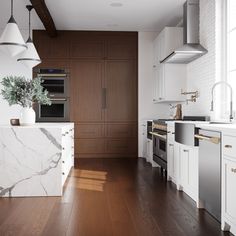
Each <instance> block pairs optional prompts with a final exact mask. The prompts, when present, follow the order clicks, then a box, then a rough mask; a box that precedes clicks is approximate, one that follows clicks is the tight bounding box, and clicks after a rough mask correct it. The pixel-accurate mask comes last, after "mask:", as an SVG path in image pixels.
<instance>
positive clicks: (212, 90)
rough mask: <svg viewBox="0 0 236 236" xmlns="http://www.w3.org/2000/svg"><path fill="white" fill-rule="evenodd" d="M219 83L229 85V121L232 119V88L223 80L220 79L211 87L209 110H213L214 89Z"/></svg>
mask: <svg viewBox="0 0 236 236" xmlns="http://www.w3.org/2000/svg"><path fill="white" fill-rule="evenodd" d="M219 84H224V85H226V86H228V87H229V89H230V115H229V120H230V122H231V121H232V120H233V118H234V117H233V89H232V87H231V85H230V84H229V83H227V82H225V81H220V82H217V83H215V84H214V85H213V87H212V89H211V111H214V101H213V100H214V89H215V87H216V86H217V85H219Z"/></svg>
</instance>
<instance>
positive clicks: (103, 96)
mask: <svg viewBox="0 0 236 236" xmlns="http://www.w3.org/2000/svg"><path fill="white" fill-rule="evenodd" d="M106 107H107V89H106V88H102V109H106Z"/></svg>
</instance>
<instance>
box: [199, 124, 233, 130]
mask: <svg viewBox="0 0 236 236" xmlns="http://www.w3.org/2000/svg"><path fill="white" fill-rule="evenodd" d="M196 127H197V128H201V129H207V130H213V131H221V132H236V123H233V124H210V123H205V124H204V123H201V124H197V125H196Z"/></svg>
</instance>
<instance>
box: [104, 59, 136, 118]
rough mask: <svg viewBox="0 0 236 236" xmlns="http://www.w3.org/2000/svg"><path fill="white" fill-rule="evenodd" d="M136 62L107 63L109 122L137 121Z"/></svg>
mask: <svg viewBox="0 0 236 236" xmlns="http://www.w3.org/2000/svg"><path fill="white" fill-rule="evenodd" d="M136 75H137V72H136V62H135V61H133V60H130V61H107V62H106V64H105V83H106V85H105V86H106V109H105V120H106V121H107V122H133V121H137V76H136Z"/></svg>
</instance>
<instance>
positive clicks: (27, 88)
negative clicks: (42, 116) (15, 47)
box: [1, 76, 51, 125]
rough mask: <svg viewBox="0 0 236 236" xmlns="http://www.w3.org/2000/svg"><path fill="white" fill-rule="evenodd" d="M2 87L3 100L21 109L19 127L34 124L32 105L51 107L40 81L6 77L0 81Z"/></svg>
mask: <svg viewBox="0 0 236 236" xmlns="http://www.w3.org/2000/svg"><path fill="white" fill-rule="evenodd" d="M1 84H2V85H3V88H2V91H1V94H2V96H3V98H4V99H5V100H7V102H8V103H9V105H10V106H12V105H16V104H18V105H20V106H21V107H22V110H21V114H20V124H21V125H31V124H34V123H35V118H36V116H35V111H34V109H33V103H34V102H37V103H40V104H45V105H51V101H50V98H49V97H48V91H47V90H45V89H44V88H43V86H42V85H41V79H40V78H35V79H33V80H28V79H26V78H25V77H23V76H7V77H4V78H3V79H2V82H1Z"/></svg>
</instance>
